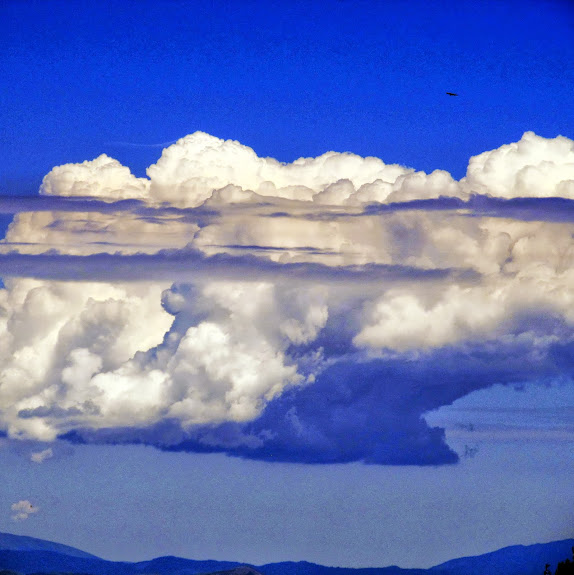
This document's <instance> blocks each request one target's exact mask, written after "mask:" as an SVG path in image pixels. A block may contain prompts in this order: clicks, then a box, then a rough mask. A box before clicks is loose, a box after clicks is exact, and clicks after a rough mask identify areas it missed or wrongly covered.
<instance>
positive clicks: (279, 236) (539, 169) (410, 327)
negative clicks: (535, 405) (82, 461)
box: [0, 132, 574, 462]
mask: <svg viewBox="0 0 574 575" xmlns="http://www.w3.org/2000/svg"><path fill="white" fill-rule="evenodd" d="M573 145H574V144H573V142H572V141H571V140H568V139H567V138H563V137H559V138H555V139H545V138H540V137H538V136H536V135H534V134H532V133H526V134H525V135H524V137H523V138H522V139H521V140H520V142H518V143H516V144H510V145H508V146H502V147H501V148H499V149H498V150H493V151H490V152H485V153H484V154H481V155H479V156H476V157H474V158H471V160H470V163H469V169H468V173H467V177H466V178H464V179H463V180H462V181H460V182H457V181H455V180H453V178H452V177H451V176H450V174H448V173H447V172H444V171H441V170H437V171H435V172H433V173H431V174H425V173H423V172H415V171H414V170H412V169H410V168H405V167H402V166H398V165H387V164H385V163H384V162H383V161H382V160H379V159H377V158H361V157H359V156H356V155H353V154H349V153H344V154H338V153H335V152H327V153H326V154H323V155H322V156H320V157H318V158H302V159H299V160H296V161H295V162H293V163H291V164H283V163H280V162H278V161H276V160H274V159H272V158H259V157H257V155H256V154H255V152H254V151H253V150H251V149H250V148H248V147H246V146H243V145H241V144H239V143H238V142H233V141H223V140H220V139H218V138H214V137H212V136H209V135H207V134H203V133H200V132H198V133H196V134H192V135H190V136H187V137H185V138H182V139H181V140H178V141H177V142H176V143H175V144H173V145H171V146H169V147H168V148H167V149H166V150H164V152H163V154H162V157H161V158H160V160H159V161H158V162H157V164H155V165H153V166H150V168H149V169H148V176H149V179H144V178H135V177H134V176H133V175H132V174H131V173H130V172H129V170H128V169H127V168H125V167H124V166H121V165H120V164H119V163H118V162H117V161H116V160H112V159H111V158H108V157H107V156H100V157H99V158H96V159H95V160H93V161H91V162H90V161H88V162H84V163H82V164H68V165H65V166H60V167H57V168H54V169H53V170H52V171H51V172H50V173H49V174H48V175H47V176H46V178H45V179H44V183H43V186H42V193H43V194H51V195H59V196H63V197H64V196H91V197H94V198H100V199H104V200H106V201H108V202H111V201H116V200H121V199H126V198H139V199H142V200H144V201H145V202H146V205H147V206H149V207H150V208H154V207H158V205H159V204H160V203H163V202H165V203H167V204H169V206H171V207H175V208H180V209H172V210H171V211H170V210H166V209H165V207H164V208H162V209H163V211H162V210H158V211H157V214H156V215H153V214H151V212H146V213H145V214H144V215H142V214H141V213H138V212H137V211H134V212H130V211H127V210H119V209H118V211H117V212H116V211H114V210H113V209H110V210H108V211H106V212H105V213H104V212H98V211H89V212H74V211H65V212H63V211H62V212H58V211H42V212H25V213H21V214H18V215H17V216H16V217H15V219H14V221H13V223H12V225H11V227H10V229H9V231H8V234H7V238H6V239H7V241H8V242H9V243H5V244H4V245H3V246H0V247H2V248H3V249H2V251H3V252H4V253H8V252H10V251H14V250H17V251H18V252H19V253H28V254H35V253H42V252H45V251H47V250H50V249H53V250H57V252H58V253H60V254H64V255H75V256H79V257H82V256H88V255H90V254H94V253H108V254H111V255H114V257H115V258H116V260H114V261H121V258H122V256H125V255H128V254H132V255H133V254H137V253H146V254H158V253H159V251H160V250H162V249H165V248H170V249H173V250H180V249H182V248H185V246H188V247H189V248H191V249H193V250H199V251H200V252H203V253H204V254H206V255H218V254H229V255H230V256H235V255H244V256H245V255H247V256H252V255H256V256H257V257H258V258H260V259H258V260H250V261H251V262H252V265H251V266H250V267H249V268H247V267H246V268H242V269H245V270H247V271H245V272H243V276H244V277H240V278H239V277H238V278H234V279H222V277H218V276H217V274H215V273H214V274H213V276H210V275H209V273H210V272H209V270H208V271H204V272H202V273H201V274H199V273H197V274H196V276H195V279H194V280H193V281H191V280H190V282H189V283H188V284H177V285H172V284H173V282H174V278H175V277H177V274H179V273H181V271H182V270H181V269H179V268H180V267H181V265H182V264H181V263H180V262H178V261H177V260H174V262H175V263H173V264H170V263H169V262H170V260H169V254H168V255H167V256H165V261H166V262H167V264H166V265H167V268H166V273H165V278H164V281H157V280H156V281H151V280H147V279H146V277H145V270H143V271H142V277H137V276H136V275H135V274H132V277H133V280H132V281H119V282H111V281H110V280H108V281H100V282H98V281H86V280H85V279H84V278H83V277H82V275H81V273H80V271H78V278H77V280H76V281H55V280H40V279H30V278H23V277H13V278H8V277H6V278H5V283H6V289H3V290H0V312H1V313H0V366H1V367H0V426H1V427H2V428H3V429H6V430H7V431H8V433H9V435H10V436H11V437H14V438H27V439H35V440H41V441H51V440H53V439H54V438H55V437H57V435H58V434H60V433H65V432H67V431H70V430H72V429H76V428H89V429H104V428H109V427H128V428H129V427H145V426H149V425H152V424H156V423H159V422H161V421H164V420H175V421H178V422H180V423H181V424H182V425H183V426H184V427H191V426H194V425H197V424H206V423H221V422H244V421H249V420H252V419H254V418H256V417H257V416H258V415H259V414H261V412H262V410H263V409H264V407H265V406H266V404H267V403H268V402H269V401H271V400H272V399H273V398H276V397H278V396H279V395H281V394H282V393H283V392H284V391H285V390H286V389H289V388H293V387H297V386H299V387H300V386H304V385H312V381H313V378H314V377H315V376H316V375H317V374H318V372H319V371H320V369H321V368H322V366H323V365H324V364H325V362H326V361H334V359H337V357H335V358H333V354H334V355H335V356H337V354H340V355H344V354H351V353H358V354H359V356H361V357H362V356H363V355H364V356H369V354H380V353H386V352H388V351H391V352H396V353H411V352H413V351H414V352H416V351H421V350H423V351H425V350H426V351H428V350H431V349H436V348H441V347H445V346H455V345H472V344H473V342H479V341H485V340H488V341H498V340H500V341H502V340H505V341H506V340H507V339H508V338H515V337H526V338H527V339H528V340H529V341H530V342H531V344H532V346H538V348H539V349H542V348H544V346H545V345H549V343H550V342H552V341H556V340H557V338H559V337H564V336H565V334H566V336H567V337H571V336H572V335H573V334H574V312H573V311H572V310H573V309H574V307H573V306H572V304H573V302H574V287H572V286H574V275H573V273H572V272H571V270H572V269H573V268H574V240H573V239H572V233H571V224H569V223H553V222H550V221H544V213H543V212H541V213H540V218H538V220H537V221H519V220H512V219H509V218H503V217H496V214H495V215H492V214H491V215H489V216H480V215H477V214H474V213H470V210H465V209H449V210H445V209H440V210H439V209H436V210H433V209H425V208H424V206H418V207H416V209H406V207H405V206H402V207H401V209H388V210H387V211H376V210H375V211H371V212H369V211H368V209H370V208H367V211H363V208H364V207H365V205H367V204H370V203H371V202H378V203H379V204H380V205H382V206H385V207H392V205H393V204H395V205H396V203H397V202H408V201H411V200H428V199H432V198H440V197H441V196H448V197H451V198H462V199H465V198H467V197H468V195H469V193H470V192H473V191H479V192H481V193H485V194H490V195H493V196H497V197H503V198H508V197H514V196H517V195H527V196H539V197H547V196H557V195H563V196H564V197H571V191H572V189H573V188H572V185H571V183H570V182H571V180H572V179H573V178H574V172H573V171H572V170H573V166H574V151H573ZM435 205H437V206H438V205H439V204H438V203H437V204H435ZM198 206H202V208H209V210H210V211H209V212H205V213H207V214H208V216H205V219H204V220H201V218H197V217H191V216H192V215H194V216H196V215H197V214H199V211H197V210H196V211H194V210H190V209H189V208H193V207H198ZM182 208H185V209H182ZM198 222H199V223H198ZM169 253H171V252H169ZM265 260H272V261H273V262H276V264H277V265H278V266H282V265H283V264H286V263H290V264H294V265H296V264H303V267H301V268H299V271H300V274H301V275H300V276H294V279H293V281H291V282H287V281H279V280H278V279H277V278H275V277H273V273H274V272H273V270H271V271H269V270H267V271H265V275H264V270H263V263H265ZM215 261H216V262H217V260H215ZM232 261H233V260H232V259H231V258H227V259H225V260H224V261H223V262H222V263H221V264H220V267H221V268H224V267H225V266H228V267H229V266H232V265H233V264H232V263H230V262H232ZM262 262H263V263H262ZM308 264H319V265H320V266H322V267H321V270H322V275H321V276H320V277H319V276H311V279H312V281H309V282H304V281H300V278H302V279H305V274H309V273H310V272H309V271H308V270H309V269H311V268H310V267H304V266H308ZM372 264H378V265H387V266H391V267H390V268H389V269H391V270H392V269H395V268H393V267H392V266H397V267H400V268H401V269H403V270H404V273H403V275H402V276H401V277H400V278H399V279H396V280H395V281H393V282H392V283H391V282H386V281H384V280H380V281H377V282H375V281H373V280H372V278H370V279H369V282H366V281H364V282H363V281H361V273H360V272H361V270H362V269H367V270H368V266H369V265H372ZM170 266H171V268H170ZM216 266H217V264H214V268H213V269H214V270H215V269H216ZM344 266H358V267H356V268H354V269H356V270H358V271H357V273H356V274H355V275H354V276H353V277H352V279H351V276H349V277H348V278H346V276H345V275H344V273H343V274H342V278H341V277H340V278H339V279H338V281H337V282H335V281H331V279H330V275H329V274H330V273H332V277H334V274H335V272H337V271H341V270H343V271H344V270H346V269H347V268H346V267H344ZM361 266H367V267H366V268H362V267H361ZM411 268H414V269H418V270H422V271H423V272H429V275H428V277H427V279H426V280H425V281H424V282H423V281H421V274H420V273H419V274H418V275H415V274H414V273H413V272H412V271H411ZM273 269H275V268H273ZM290 269H295V268H290ZM448 269H463V270H464V269H468V270H472V271H474V272H475V274H474V275H472V276H468V277H467V276H461V277H462V279H461V277H459V276H460V274H459V275H458V276H457V277H458V278H459V279H456V280H453V276H452V275H449V274H448V273H445V274H442V273H437V274H435V275H432V272H440V270H448ZM170 270H171V271H172V272H173V273H172V274H171V273H170ZM183 271H187V272H188V273H189V276H190V277H191V278H193V277H194V271H195V269H194V268H193V265H191V266H190V269H189V270H183ZM367 275H368V274H365V276H367ZM282 277H284V276H282ZM317 278H319V279H317ZM62 279H68V280H69V278H62ZM541 315H544V316H545V317H546V318H547V321H545V322H542V321H534V320H533V319H532V318H538V317H540V316H541ZM337 322H339V324H338V323H337ZM331 325H342V326H344V328H345V330H348V331H349V334H350V335H349V337H348V341H347V343H345V344H343V343H340V342H338V343H337V345H334V344H333V341H332V340H334V339H336V337H335V335H336V336H337V337H338V336H339V335H340V334H338V333H337V334H335V335H333V334H334V328H332V327H330V326H331ZM326 332H328V333H329V337H330V338H331V339H332V340H325V339H322V338H325V337H326V336H325V333H326ZM341 337H342V336H341ZM505 338H506V339H505ZM329 346H330V348H332V349H331V350H330V351H329V353H331V354H332V355H331V358H330V359H329V360H327V359H325V360H323V354H324V353H325V350H324V347H328V348H329ZM333 349H336V350H337V351H333ZM48 452H49V449H46V450H44V451H40V452H38V453H34V454H33V455H32V460H33V461H36V462H41V461H43V460H44V459H46V458H47V457H49V454H48Z"/></svg>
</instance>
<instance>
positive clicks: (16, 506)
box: [11, 499, 40, 521]
mask: <svg viewBox="0 0 574 575" xmlns="http://www.w3.org/2000/svg"><path fill="white" fill-rule="evenodd" d="M11 509H12V511H13V512H14V515H12V519H13V520H14V521H24V520H25V519H28V517H29V516H30V515H32V514H33V513H38V511H40V508H39V507H35V506H34V505H32V504H31V503H30V502H29V501H28V500H27V499H22V500H20V501H18V503H13V504H12V507H11Z"/></svg>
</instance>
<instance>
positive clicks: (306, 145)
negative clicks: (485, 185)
mask: <svg viewBox="0 0 574 575" xmlns="http://www.w3.org/2000/svg"><path fill="white" fill-rule="evenodd" d="M0 11H1V12H0V16H1V18H0V20H1V22H2V24H1V26H2V35H1V39H0V54H1V55H2V57H1V60H0V66H1V72H2V77H3V83H2V84H3V86H2V89H1V92H0V98H1V99H0V108H1V112H0V113H1V116H0V118H1V124H2V140H1V148H0V154H1V157H2V181H1V184H2V187H3V188H4V189H3V193H10V191H11V189H14V188H13V187H14V186H16V187H17V188H18V189H20V185H18V184H17V183H16V182H17V181H18V180H26V181H27V184H26V185H32V184H37V183H38V180H39V179H40V178H41V177H42V176H43V175H44V174H45V173H47V172H48V171H49V170H50V169H51V168H52V167H53V166H54V165H58V164H61V163H66V162H77V161H83V160H84V159H91V158H93V157H95V156H97V155H99V154H101V153H102V152H106V153H108V154H109V155H111V156H112V157H115V158H117V159H119V160H120V161H121V162H122V163H123V164H124V165H129V166H130V167H131V168H132V170H133V171H134V172H135V173H136V174H137V175H143V174H144V170H145V167H146V166H147V165H149V164H150V163H152V162H153V161H155V160H156V159H157V157H158V155H159V153H160V151H161V147H158V148H153V147H150V148H136V147H129V146H126V145H120V144H117V142H126V143H133V144H145V145H151V144H161V143H164V142H168V141H173V140H176V139H178V138H180V137H182V136H184V135H186V134H188V133H192V132H194V131H196V130H202V131H205V132H208V133H210V134H212V135H215V136H218V137H221V138H224V139H228V138H230V139H235V140H239V141H240V142H242V143H243V144H246V145H249V146H250V147H252V148H253V149H255V151H256V152H257V153H258V155H260V156H272V157H275V158H278V159H280V160H282V161H293V160H294V159H296V158H298V157H301V156H303V157H307V156H317V155H319V154H321V153H323V152H325V151H328V150H335V151H352V152H354V153H357V154H359V155H364V156H366V155H374V156H377V157H380V158H382V159H383V160H384V161H385V162H387V163H400V164H403V165H408V166H412V167H415V168H417V169H421V170H425V171H427V172H430V171H432V170H433V169H436V168H441V169H445V170H448V171H450V172H451V173H452V174H453V175H454V176H455V177H458V178H460V177H462V176H463V175H464V173H465V169H466V164H467V161H468V158H469V157H470V156H471V155H474V154H477V153H480V152H482V151H484V150H488V149H493V148H496V147H498V146H500V145H502V144H504V143H508V142H510V141H516V140H517V139H519V138H520V136H521V135H522V133H523V132H524V131H526V130H532V131H534V132H536V133H537V134H538V135H541V136H545V137H554V136H556V135H558V134H562V135H566V136H568V135H569V136H572V134H573V133H574V125H573V120H572V114H567V113H565V112H566V111H567V110H568V109H569V107H570V103H571V97H572V85H573V83H574V64H573V62H574V41H573V38H574V15H573V9H572V7H571V5H570V4H569V2H567V1H566V0H564V1H559V0H554V1H552V0H536V1H533V0H520V1H514V0H505V1H487V0H483V1H476V2H450V1H441V0H437V1H434V2H422V1H400V0H393V1H390V2H374V1H373V2H370V1H366V0H357V1H349V0H327V1H324V2H307V1H305V2H300V1H297V0H295V1H289V2H277V1H274V2H259V1H254V0H246V1H241V2H224V1H218V0H210V1H208V2H185V1H176V0H174V1H160V2H157V1H154V2H148V1H137V2H136V1H126V2H121V3H118V2H111V1H103V2H98V3H97V4H96V3H94V2H82V1H72V2H70V1H61V2H59V1H51V0H41V1H10V0H8V1H5V2H3V3H2V6H1V7H0ZM446 91H453V92H456V93H458V94H459V97H458V98H454V97H448V96H446V94H445V92H446ZM14 180H16V182H15V181H14Z"/></svg>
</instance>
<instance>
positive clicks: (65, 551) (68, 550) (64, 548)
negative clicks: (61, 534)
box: [0, 533, 100, 559]
mask: <svg viewBox="0 0 574 575" xmlns="http://www.w3.org/2000/svg"><path fill="white" fill-rule="evenodd" d="M0 550H3V551H8V550H10V551H54V552H56V553H62V555H70V556H71V557H83V558H85V559H100V558H99V557H96V556H95V555H92V554H91V553H86V552H85V551H81V550H80V549H76V548H75V547H70V546H69V545H63V544H62V543H54V542H53V541H46V540H45V539H36V538H35V537H27V536H26V535H13V534H12V533H0Z"/></svg>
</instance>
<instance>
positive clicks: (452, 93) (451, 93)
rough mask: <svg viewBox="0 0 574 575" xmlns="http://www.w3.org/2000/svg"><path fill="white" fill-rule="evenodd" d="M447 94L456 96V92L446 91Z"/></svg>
mask: <svg viewBox="0 0 574 575" xmlns="http://www.w3.org/2000/svg"><path fill="white" fill-rule="evenodd" d="M447 94H448V95H449V96H458V94H455V93H454V92H447Z"/></svg>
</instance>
